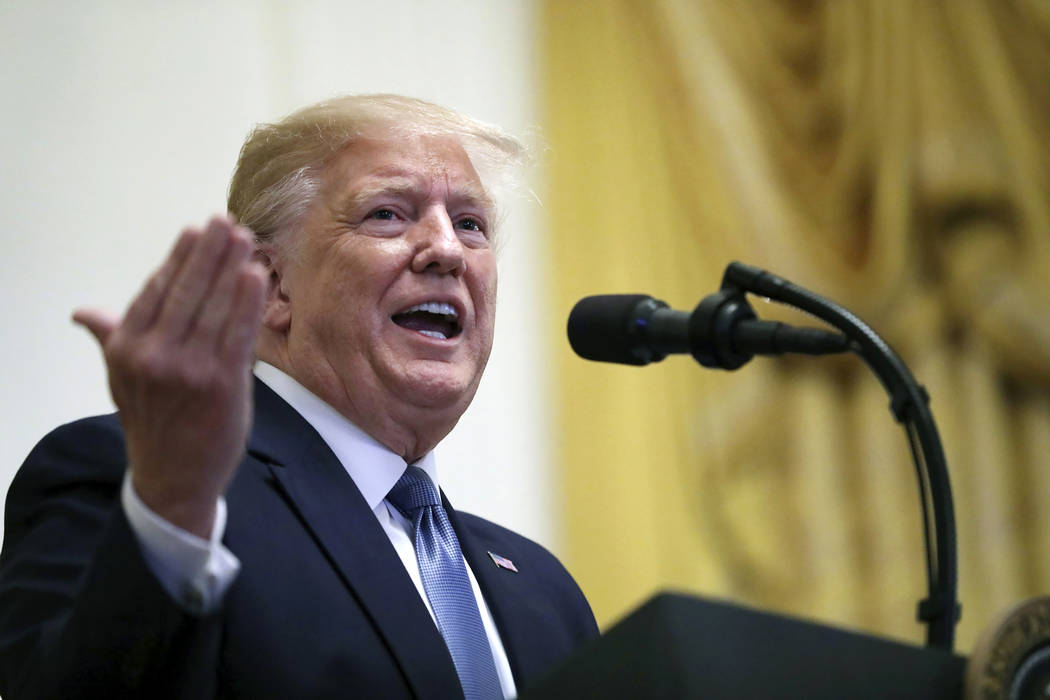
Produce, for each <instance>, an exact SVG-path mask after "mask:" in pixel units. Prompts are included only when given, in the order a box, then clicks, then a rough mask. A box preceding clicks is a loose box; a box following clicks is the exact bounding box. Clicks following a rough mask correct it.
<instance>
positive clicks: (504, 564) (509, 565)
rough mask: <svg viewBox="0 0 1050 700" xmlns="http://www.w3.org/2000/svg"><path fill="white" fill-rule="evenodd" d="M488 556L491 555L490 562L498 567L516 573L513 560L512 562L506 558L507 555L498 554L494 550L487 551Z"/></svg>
mask: <svg viewBox="0 0 1050 700" xmlns="http://www.w3.org/2000/svg"><path fill="white" fill-rule="evenodd" d="M489 556H490V557H492V563H493V564H495V565H496V566H498V567H499V568H501V569H506V570H507V571H513V572H514V573H518V567H516V566H514V562H512V561H511V560H510V559H507V557H503V556H500V555H499V554H496V553H495V552H489Z"/></svg>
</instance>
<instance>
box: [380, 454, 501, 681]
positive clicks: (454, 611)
mask: <svg viewBox="0 0 1050 700" xmlns="http://www.w3.org/2000/svg"><path fill="white" fill-rule="evenodd" d="M387 500H389V501H390V503H392V504H393V505H394V507H395V508H397V509H398V510H399V511H401V513H402V515H404V516H405V517H406V518H408V520H410V521H411V522H412V526H413V528H414V529H415V544H416V559H417V560H418V561H419V573H420V575H421V577H422V579H423V590H425V591H426V594H427V598H428V599H429V600H430V607H431V608H433V610H434V616H435V617H436V618H437V625H438V629H439V630H440V631H441V636H442V637H444V638H445V644H447V645H448V650H449V652H450V653H451V654H452V662H453V663H454V664H455V665H456V674H457V675H458V676H459V682H460V684H462V686H463V694H464V695H465V696H466V700H495V699H497V698H502V697H503V691H502V690H501V689H500V684H499V676H498V675H497V674H496V664H495V662H494V661H493V660H492V650H491V649H490V648H489V641H488V637H487V636H486V635H485V627H484V625H483V624H482V622H481V613H479V612H478V605H477V601H476V600H475V599H474V591H473V589H472V588H471V586H470V579H469V578H468V577H467V567H466V565H465V564H464V563H463V553H462V551H461V550H460V548H459V540H458V539H456V533H455V532H453V530H452V524H451V523H450V522H449V520H448V514H447V513H445V508H444V507H443V506H442V505H441V499H440V498H438V493H437V489H436V488H434V484H433V482H431V481H430V477H428V476H427V474H426V472H424V471H423V470H422V469H420V468H419V467H416V466H412V465H409V467H408V469H407V470H406V471H405V473H404V474H403V475H402V476H401V479H400V480H398V482H397V483H396V484H395V485H394V488H392V489H391V490H390V493H389V494H388V495H387Z"/></svg>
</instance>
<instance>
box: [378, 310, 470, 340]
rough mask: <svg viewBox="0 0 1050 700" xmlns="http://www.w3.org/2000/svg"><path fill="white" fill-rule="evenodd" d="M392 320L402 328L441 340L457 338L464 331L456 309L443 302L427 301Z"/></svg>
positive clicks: (393, 317) (396, 315) (404, 311)
mask: <svg viewBox="0 0 1050 700" xmlns="http://www.w3.org/2000/svg"><path fill="white" fill-rule="evenodd" d="M390 319H391V320H392V321H393V322H394V323H396V324H397V325H399V326H401V327H402V328H406V329H408V330H410V331H415V332H416V333H422V334H423V335H425V336H427V337H429V338H437V339H439V340H448V339H449V338H455V337H456V336H457V335H459V334H460V332H461V331H462V330H463V329H462V328H461V327H460V325H459V314H458V313H456V309H455V307H454V306H452V304H448V303H445V302H443V301H427V302H424V303H422V304H416V305H415V306H410V307H408V308H407V309H405V310H403V311H398V312H397V313H396V314H394V315H393V316H391V317H390Z"/></svg>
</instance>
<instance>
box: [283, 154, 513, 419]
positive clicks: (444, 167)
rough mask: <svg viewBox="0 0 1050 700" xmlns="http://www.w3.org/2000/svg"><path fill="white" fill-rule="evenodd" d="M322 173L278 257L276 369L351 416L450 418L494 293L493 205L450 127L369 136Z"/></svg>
mask: <svg viewBox="0 0 1050 700" xmlns="http://www.w3.org/2000/svg"><path fill="white" fill-rule="evenodd" d="M323 178H324V184H323V186H322V189H321V194H320V197H319V201H317V202H316V203H315V204H314V205H313V207H312V208H311V209H310V210H309V212H308V213H307V214H306V217H305V222H304V225H303V227H302V230H301V232H300V233H299V234H298V236H299V238H298V240H296V241H294V242H292V245H291V248H290V252H289V254H287V255H285V256H284V257H285V262H284V264H283V268H284V269H283V271H282V273H281V283H280V284H281V293H282V294H283V295H284V296H286V297H287V302H286V304H287V310H288V322H289V325H288V328H287V350H286V352H287V357H286V359H285V363H286V364H287V365H288V366H287V367H285V369H286V371H289V373H290V374H292V376H294V377H295V378H296V379H298V380H299V381H300V382H301V383H303V384H304V385H306V386H307V387H308V388H310V389H311V390H312V391H314V392H315V393H317V394H319V395H320V396H321V398H323V399H324V400H325V401H327V402H328V403H330V404H332V405H333V406H335V407H336V409H338V410H340V412H342V413H343V414H344V415H346V416H347V417H348V418H350V419H351V420H352V421H354V422H355V423H358V425H361V426H362V427H366V426H367V425H368V424H369V420H371V419H374V418H375V415H373V414H374V413H376V412H386V413H388V414H390V415H392V416H404V417H405V419H406V420H408V421H411V420H412V416H413V415H418V411H419V410H421V409H422V410H428V411H431V413H433V411H434V409H436V410H437V411H439V412H448V413H449V414H454V418H453V420H452V423H453V424H454V423H455V420H456V419H458V417H459V415H461V414H462V412H463V411H464V410H465V409H466V407H467V405H468V404H469V403H470V401H471V399H472V398H473V396H474V391H475V389H476V388H477V385H478V382H479V380H480V379H481V373H482V370H483V369H484V368H485V363H486V361H487V360H488V356H489V350H490V349H491V347H492V334H493V324H494V321H495V304H496V260H495V254H494V251H493V249H492V245H491V240H490V238H489V236H490V235H491V227H492V225H493V221H492V217H493V211H492V209H493V207H492V204H491V202H490V200H489V199H488V198H487V196H486V194H485V191H484V190H483V188H482V185H481V181H480V179H479V178H478V175H477V173H476V172H475V170H474V168H473V166H472V165H471V162H470V160H469V158H468V157H467V154H466V153H465V152H464V150H463V148H462V147H461V146H460V145H459V143H458V142H457V141H456V140H455V139H452V138H450V137H443V136H416V137H396V138H395V137H389V136H384V135H383V134H379V135H378V136H377V137H375V138H362V139H359V140H357V141H355V142H354V143H353V144H352V145H351V146H349V147H348V148H347V149H346V150H345V151H344V152H343V153H341V154H340V155H339V156H338V157H337V158H336V159H335V160H334V161H333V162H332V163H330V164H329V165H328V166H327V167H326V169H325V170H324V171H323ZM413 411H416V412H417V413H413ZM428 415H429V414H428ZM448 427H449V428H451V425H449V426H448ZM438 439H440V438H438Z"/></svg>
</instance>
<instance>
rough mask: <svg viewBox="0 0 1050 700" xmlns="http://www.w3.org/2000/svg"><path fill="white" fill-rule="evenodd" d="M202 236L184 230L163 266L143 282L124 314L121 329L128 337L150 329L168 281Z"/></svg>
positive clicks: (190, 229)
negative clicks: (129, 334)
mask: <svg viewBox="0 0 1050 700" xmlns="http://www.w3.org/2000/svg"><path fill="white" fill-rule="evenodd" d="M203 235H204V233H203V232H202V231H201V230H200V229H196V228H187V229H185V230H183V232H182V233H181V234H180V235H179V238H178V240H177V241H175V246H174V247H173V248H172V250H171V253H169V254H168V257H167V259H166V260H165V261H164V263H163V264H162V265H161V266H160V268H158V269H157V271H156V272H154V273H153V274H152V275H151V276H150V278H149V279H148V280H147V281H146V285H145V286H144V287H143V289H142V291H141V292H139V295H138V296H137V297H135V299H134V300H133V301H132V302H131V305H130V306H129V307H128V310H127V312H125V314H124V320H123V322H122V325H123V327H124V329H125V330H127V331H128V332H130V333H137V332H140V331H144V330H146V329H147V328H149V327H150V326H151V325H153V322H154V321H155V320H156V318H157V315H158V314H159V313H160V308H161V304H162V303H163V302H164V300H165V298H166V297H167V294H168V288H169V287H170V286H171V281H172V279H173V278H174V277H175V275H176V274H178V271H179V270H180V268H181V267H182V265H183V264H184V263H185V262H186V258H188V257H189V254H190V251H191V250H193V248H194V247H196V245H197V243H198V242H199V241H200V239H201V237H202V236H203Z"/></svg>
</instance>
